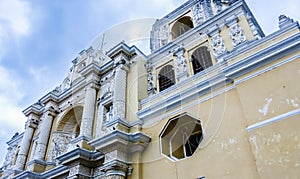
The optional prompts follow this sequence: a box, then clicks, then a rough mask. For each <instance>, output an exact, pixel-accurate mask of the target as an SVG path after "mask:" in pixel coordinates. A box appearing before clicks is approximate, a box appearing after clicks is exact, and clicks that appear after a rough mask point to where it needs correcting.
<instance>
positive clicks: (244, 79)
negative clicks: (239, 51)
mask: <svg viewBox="0 0 300 179" xmlns="http://www.w3.org/2000/svg"><path fill="white" fill-rule="evenodd" d="M298 58H300V54H296V55H294V56H292V57H290V58H288V59H286V60H284V61H281V62H279V63H276V64H274V65H272V66H270V67H267V68H264V69H262V70H260V71H258V72H256V73H254V74H251V75H249V76H247V77H245V78H242V79H240V80H237V81H235V82H234V84H235V85H238V84H240V83H243V82H245V81H247V80H250V79H252V78H255V77H257V76H259V75H261V74H263V73H266V72H268V71H271V70H273V69H274V68H277V67H280V66H282V65H284V64H286V63H289V62H292V61H294V60H297V59H298Z"/></svg>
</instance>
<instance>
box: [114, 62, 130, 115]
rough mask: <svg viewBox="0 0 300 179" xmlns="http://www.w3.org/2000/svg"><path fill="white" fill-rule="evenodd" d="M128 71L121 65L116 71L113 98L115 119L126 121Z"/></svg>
mask: <svg viewBox="0 0 300 179" xmlns="http://www.w3.org/2000/svg"><path fill="white" fill-rule="evenodd" d="M127 71H128V67H127V66H125V65H120V66H119V67H118V68H117V69H116V74H115V86H114V97H113V118H114V119H116V118H119V119H121V120H125V114H126V108H125V103H126V86H127Z"/></svg>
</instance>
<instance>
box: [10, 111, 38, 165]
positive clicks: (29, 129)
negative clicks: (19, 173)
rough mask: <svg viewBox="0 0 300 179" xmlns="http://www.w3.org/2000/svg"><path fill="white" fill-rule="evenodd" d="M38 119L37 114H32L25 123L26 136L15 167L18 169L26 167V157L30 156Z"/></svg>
mask: <svg viewBox="0 0 300 179" xmlns="http://www.w3.org/2000/svg"><path fill="white" fill-rule="evenodd" d="M38 121H39V120H38V118H37V117H36V116H33V115H30V116H29V117H28V120H27V122H26V125H25V132H24V136H23V138H22V142H21V146H20V150H19V154H18V157H17V160H16V165H15V168H16V169H17V170H23V169H24V165H25V162H26V158H27V156H28V152H29V148H30V144H31V140H32V136H33V133H34V130H35V129H36V127H37V124H38Z"/></svg>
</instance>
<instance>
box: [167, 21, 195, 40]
mask: <svg viewBox="0 0 300 179" xmlns="http://www.w3.org/2000/svg"><path fill="white" fill-rule="evenodd" d="M192 28H194V24H193V21H192V19H191V17H188V16H186V17H182V18H181V19H179V20H178V21H177V22H176V23H175V24H174V25H173V27H172V37H173V39H176V38H177V37H179V36H181V35H182V34H184V33H185V32H187V31H189V30H190V29H192Z"/></svg>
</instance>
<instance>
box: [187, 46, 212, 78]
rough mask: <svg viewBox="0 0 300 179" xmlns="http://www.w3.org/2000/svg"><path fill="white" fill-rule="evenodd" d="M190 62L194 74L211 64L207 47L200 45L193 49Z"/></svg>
mask: <svg viewBox="0 0 300 179" xmlns="http://www.w3.org/2000/svg"><path fill="white" fill-rule="evenodd" d="M192 64H193V70H194V74H197V73H199V72H201V71H203V70H205V69H206V68H208V67H210V66H212V65H213V64H212V60H211V56H210V53H209V51H208V49H207V47H200V48H198V49H197V50H195V51H194V53H193V54H192Z"/></svg>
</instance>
